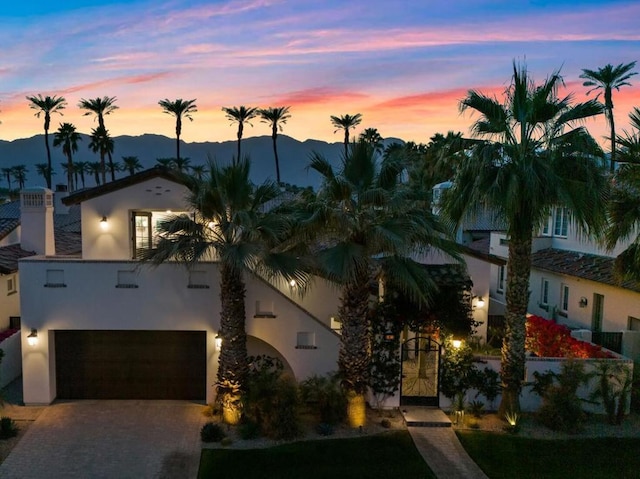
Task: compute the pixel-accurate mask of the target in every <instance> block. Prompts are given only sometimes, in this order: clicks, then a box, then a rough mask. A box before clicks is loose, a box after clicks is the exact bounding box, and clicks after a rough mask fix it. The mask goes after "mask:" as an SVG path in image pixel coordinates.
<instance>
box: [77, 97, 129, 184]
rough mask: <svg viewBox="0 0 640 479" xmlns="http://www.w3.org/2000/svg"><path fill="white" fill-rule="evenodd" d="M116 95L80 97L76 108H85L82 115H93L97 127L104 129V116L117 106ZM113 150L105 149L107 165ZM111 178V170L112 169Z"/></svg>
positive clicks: (110, 162)
mask: <svg viewBox="0 0 640 479" xmlns="http://www.w3.org/2000/svg"><path fill="white" fill-rule="evenodd" d="M116 101H117V99H116V97H115V96H103V97H102V98H100V97H97V98H91V99H89V100H86V99H84V98H82V99H81V100H80V101H79V102H78V108H80V109H82V110H86V111H85V113H84V115H85V116H89V115H95V116H96V119H97V120H98V127H99V128H102V129H103V130H106V129H107V127H106V126H105V125H104V117H105V116H107V115H110V114H111V113H113V112H114V111H115V110H117V109H118V108H119V107H118V106H117V105H116ZM112 152H113V148H111V150H110V151H107V157H108V159H109V165H111V164H112V162H113V158H112V156H111V154H112ZM111 176H112V180H113V171H112V175H111Z"/></svg>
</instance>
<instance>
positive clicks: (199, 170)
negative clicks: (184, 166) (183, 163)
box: [191, 165, 207, 180]
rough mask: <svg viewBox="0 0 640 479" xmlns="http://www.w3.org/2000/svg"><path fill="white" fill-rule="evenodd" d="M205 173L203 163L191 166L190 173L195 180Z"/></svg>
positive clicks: (200, 178) (202, 176)
mask: <svg viewBox="0 0 640 479" xmlns="http://www.w3.org/2000/svg"><path fill="white" fill-rule="evenodd" d="M206 173H207V168H206V167H205V166H204V165H194V166H192V167H191V174H192V175H193V176H194V178H195V179H196V180H202V178H204V175H205V174H206Z"/></svg>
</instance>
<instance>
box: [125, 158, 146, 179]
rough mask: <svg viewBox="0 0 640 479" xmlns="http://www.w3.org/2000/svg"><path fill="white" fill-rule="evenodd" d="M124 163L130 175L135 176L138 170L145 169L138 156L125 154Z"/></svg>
mask: <svg viewBox="0 0 640 479" xmlns="http://www.w3.org/2000/svg"><path fill="white" fill-rule="evenodd" d="M122 164H123V167H124V171H128V172H129V176H133V175H134V174H135V173H136V171H140V170H142V169H143V167H142V164H140V160H139V159H138V157H137V156H123V157H122Z"/></svg>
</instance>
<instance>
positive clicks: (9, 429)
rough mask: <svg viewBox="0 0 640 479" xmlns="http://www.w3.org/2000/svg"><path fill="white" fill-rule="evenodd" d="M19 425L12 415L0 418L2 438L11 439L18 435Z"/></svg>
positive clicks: (0, 436)
mask: <svg viewBox="0 0 640 479" xmlns="http://www.w3.org/2000/svg"><path fill="white" fill-rule="evenodd" d="M18 430H19V429H18V426H17V425H16V422H15V421H14V420H13V419H11V418H10V417H7V416H3V417H2V418H0V439H9V438H10V437H15V436H17V435H18Z"/></svg>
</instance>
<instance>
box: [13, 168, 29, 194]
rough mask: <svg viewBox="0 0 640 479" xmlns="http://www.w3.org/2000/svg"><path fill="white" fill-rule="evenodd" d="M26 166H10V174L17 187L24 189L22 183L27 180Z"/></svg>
mask: <svg viewBox="0 0 640 479" xmlns="http://www.w3.org/2000/svg"><path fill="white" fill-rule="evenodd" d="M28 172H29V170H27V167H26V166H25V165H16V166H13V167H12V168H11V174H12V175H13V179H14V180H16V182H17V183H18V189H20V190H22V189H24V184H25V182H26V181H27V173H28Z"/></svg>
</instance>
